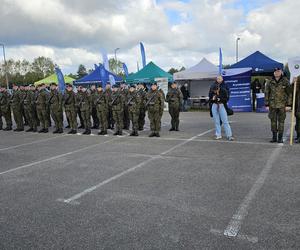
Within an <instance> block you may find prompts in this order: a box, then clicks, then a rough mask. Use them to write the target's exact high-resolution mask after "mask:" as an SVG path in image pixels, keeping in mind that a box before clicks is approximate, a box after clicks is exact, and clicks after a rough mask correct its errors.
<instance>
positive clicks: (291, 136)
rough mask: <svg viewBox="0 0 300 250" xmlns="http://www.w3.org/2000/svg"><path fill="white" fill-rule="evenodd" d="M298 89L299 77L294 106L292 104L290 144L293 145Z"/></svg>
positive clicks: (295, 89) (295, 86) (295, 85)
mask: <svg viewBox="0 0 300 250" xmlns="http://www.w3.org/2000/svg"><path fill="white" fill-rule="evenodd" d="M296 91H297V78H295V80H294V93H293V106H292V118H291V135H290V145H291V146H292V145H293V141H294V129H295V128H294V122H295V107H296Z"/></svg>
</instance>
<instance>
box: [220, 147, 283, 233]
mask: <svg viewBox="0 0 300 250" xmlns="http://www.w3.org/2000/svg"><path fill="white" fill-rule="evenodd" d="M281 149H282V144H278V146H277V147H276V148H275V149H274V150H273V152H272V154H271V156H270V157H269V159H268V161H267V164H266V166H265V167H264V168H263V170H262V171H261V173H260V175H259V176H258V178H257V180H256V181H255V183H254V185H253V186H252V188H251V189H250V191H249V193H248V194H247V195H246V197H245V198H244V200H243V202H242V203H241V204H240V206H239V207H238V209H237V211H236V212H235V214H234V215H233V216H232V218H231V220H230V222H229V224H228V226H227V227H226V229H225V230H224V235H225V236H228V237H236V236H237V235H238V233H239V230H240V228H241V226H242V223H243V221H244V219H245V217H246V216H247V215H248V210H249V207H250V205H251V202H252V201H253V200H254V198H255V196H256V194H257V193H258V192H259V190H260V189H261V188H262V186H263V185H264V182H265V180H266V178H267V177H268V175H269V173H270V171H271V169H272V166H273V163H274V162H275V161H276V160H277V158H278V157H279V154H280V151H281Z"/></svg>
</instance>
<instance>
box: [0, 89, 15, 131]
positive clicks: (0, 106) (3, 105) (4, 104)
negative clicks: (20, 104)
mask: <svg viewBox="0 0 300 250" xmlns="http://www.w3.org/2000/svg"><path fill="white" fill-rule="evenodd" d="M0 113H1V115H2V116H3V117H4V119H5V122H6V128H4V129H3V130H4V131H10V130H12V119H11V110H10V96H9V94H8V92H7V90H6V88H5V87H4V86H0ZM1 125H2V119H1Z"/></svg>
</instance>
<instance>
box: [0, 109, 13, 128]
mask: <svg viewBox="0 0 300 250" xmlns="http://www.w3.org/2000/svg"><path fill="white" fill-rule="evenodd" d="M0 114H1V115H2V116H3V117H4V119H5V122H6V127H7V128H11V127H12V119H11V110H10V107H9V106H0ZM1 122H2V119H1Z"/></svg>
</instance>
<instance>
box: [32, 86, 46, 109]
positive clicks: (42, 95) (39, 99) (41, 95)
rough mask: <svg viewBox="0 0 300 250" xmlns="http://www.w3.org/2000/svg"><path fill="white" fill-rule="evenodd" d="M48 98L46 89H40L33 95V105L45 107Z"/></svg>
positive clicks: (40, 107)
mask: <svg viewBox="0 0 300 250" xmlns="http://www.w3.org/2000/svg"><path fill="white" fill-rule="evenodd" d="M48 98H49V95H48V93H47V92H46V90H44V89H42V90H40V91H38V92H37V95H36V97H35V105H36V107H37V108H39V109H46V108H47V106H48Z"/></svg>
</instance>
